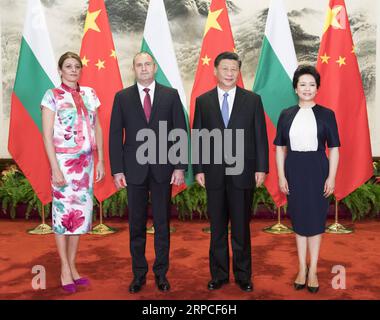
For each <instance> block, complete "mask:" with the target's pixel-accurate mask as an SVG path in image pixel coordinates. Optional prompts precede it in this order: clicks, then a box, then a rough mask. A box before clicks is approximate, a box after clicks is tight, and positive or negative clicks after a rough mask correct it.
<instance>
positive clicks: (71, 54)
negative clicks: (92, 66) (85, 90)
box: [58, 51, 83, 70]
mask: <svg viewBox="0 0 380 320" xmlns="http://www.w3.org/2000/svg"><path fill="white" fill-rule="evenodd" d="M69 58H72V59H75V60H76V61H78V62H79V64H80V67H81V68H83V64H82V60H81V58H80V56H78V55H77V54H76V53H74V52H70V51H67V52H65V53H64V54H63V55H61V57H60V58H59V60H58V67H59V69H60V70H62V67H63V63H64V62H65V60H66V59H69Z"/></svg>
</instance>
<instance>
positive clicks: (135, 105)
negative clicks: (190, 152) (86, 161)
mask: <svg viewBox="0 0 380 320" xmlns="http://www.w3.org/2000/svg"><path fill="white" fill-rule="evenodd" d="M159 121H166V123H167V134H166V141H167V140H168V139H167V137H168V133H169V132H170V130H172V129H178V128H180V129H183V130H185V131H186V132H187V127H186V120H185V115H184V112H183V107H182V103H181V100H180V98H179V95H178V92H177V90H175V89H172V88H169V87H165V86H163V85H161V84H159V83H157V82H156V87H155V91H154V99H153V105H152V112H151V115H150V120H149V123H148V122H147V120H146V117H145V113H144V109H143V107H142V105H141V100H140V96H139V92H138V88H137V84H135V85H133V86H130V87H128V88H126V89H123V90H121V91H119V92H117V93H116V95H115V99H114V103H113V109H112V116H111V124H110V135H109V154H110V163H111V172H112V174H115V173H124V174H125V178H126V181H127V183H131V184H141V183H143V182H144V180H145V179H146V176H147V174H148V172H149V168H150V171H151V174H153V177H154V178H155V180H156V181H157V182H158V183H163V182H166V181H169V180H170V178H171V175H172V173H173V170H174V169H183V170H186V169H187V165H186V164H182V163H179V164H177V165H172V164H170V163H169V161H167V162H168V163H167V164H158V161H159V157H158V154H159V148H160V147H161V148H165V152H166V155H167V154H168V150H169V149H170V147H171V146H172V145H173V144H174V143H175V142H170V141H167V146H166V147H165V145H164V144H162V143H161V145H160V144H159V142H158V137H159ZM144 128H149V129H152V130H153V131H154V133H155V136H156V140H157V142H156V164H150V163H147V164H143V165H142V164H139V163H138V162H137V159H136V151H137V149H138V148H139V146H141V145H142V144H144V143H145V142H144V141H137V140H136V136H137V132H138V131H139V130H140V129H144ZM124 133H125V141H123V134H124Z"/></svg>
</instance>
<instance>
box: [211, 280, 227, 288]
mask: <svg viewBox="0 0 380 320" xmlns="http://www.w3.org/2000/svg"><path fill="white" fill-rule="evenodd" d="M226 283H228V279H225V280H210V281H209V282H208V284H207V288H208V289H209V290H217V289H220V288H221V287H222V286H223V285H224V284H226Z"/></svg>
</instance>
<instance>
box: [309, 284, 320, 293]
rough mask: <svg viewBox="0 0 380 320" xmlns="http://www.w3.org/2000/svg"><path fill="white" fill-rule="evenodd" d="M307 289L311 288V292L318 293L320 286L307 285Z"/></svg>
mask: <svg viewBox="0 0 380 320" xmlns="http://www.w3.org/2000/svg"><path fill="white" fill-rule="evenodd" d="M307 290H309V292H311V293H317V292H318V290H319V286H318V287H310V286H307Z"/></svg>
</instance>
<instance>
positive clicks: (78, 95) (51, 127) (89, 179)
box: [41, 52, 104, 292]
mask: <svg viewBox="0 0 380 320" xmlns="http://www.w3.org/2000/svg"><path fill="white" fill-rule="evenodd" d="M81 70H82V62H81V59H80V57H79V56H78V55H77V54H75V53H72V52H66V53H65V54H63V55H62V56H61V58H60V59H59V62H58V71H59V74H60V76H61V80H62V84H61V85H60V87H58V88H54V89H49V90H48V91H47V92H46V93H45V95H44V97H43V99H42V102H41V109H42V128H43V138H44V143H45V149H46V152H47V155H48V158H49V162H50V166H51V174H52V189H53V205H52V218H53V230H54V232H55V238H56V243H57V247H58V253H59V256H60V258H61V283H62V288H63V289H64V290H65V291H68V292H75V291H76V285H87V284H89V281H88V279H86V278H81V276H80V275H79V273H78V271H77V269H76V266H75V258H76V253H77V249H78V244H79V235H81V234H84V233H87V232H88V231H90V230H91V221H92V210H93V200H92V199H93V176H94V174H93V171H94V157H93V152H94V151H95V150H96V149H97V152H98V159H99V161H98V163H97V166H96V182H98V181H100V180H101V179H102V178H103V177H104V160H103V142H102V130H101V127H100V123H99V121H98V119H97V108H98V107H99V105H100V102H99V99H98V98H97V96H96V93H95V91H94V90H93V89H92V88H89V87H80V86H79V84H78V80H79V78H80V75H81Z"/></svg>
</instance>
